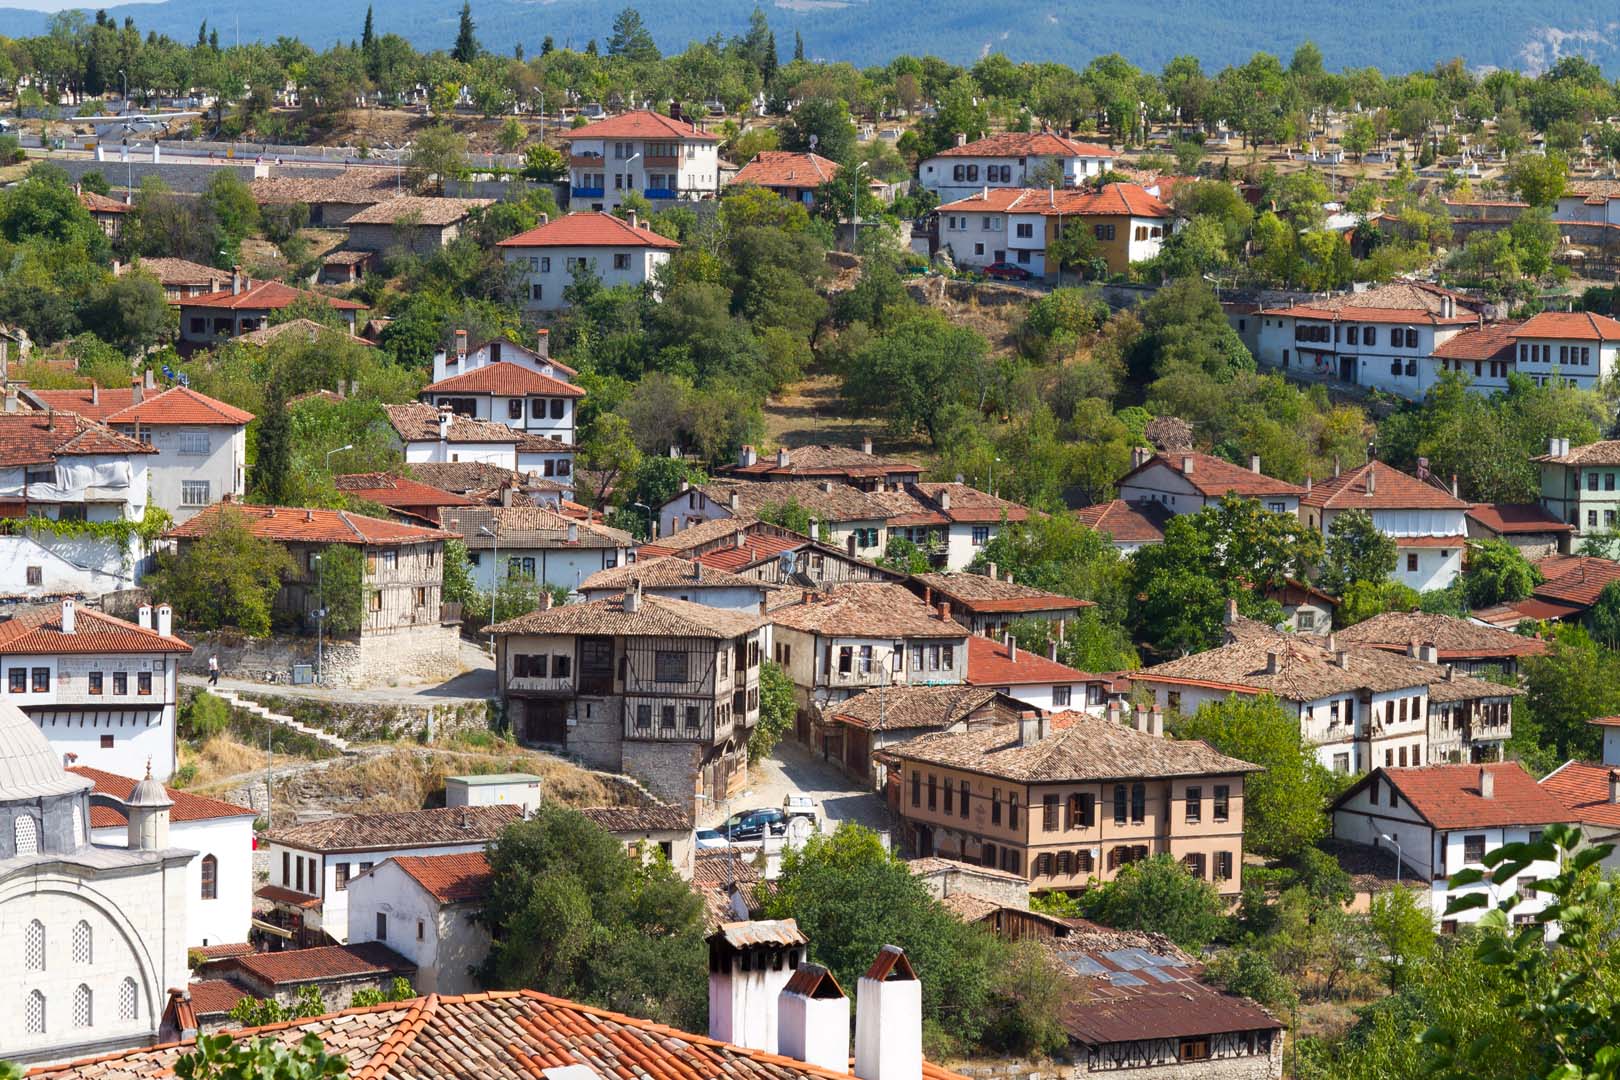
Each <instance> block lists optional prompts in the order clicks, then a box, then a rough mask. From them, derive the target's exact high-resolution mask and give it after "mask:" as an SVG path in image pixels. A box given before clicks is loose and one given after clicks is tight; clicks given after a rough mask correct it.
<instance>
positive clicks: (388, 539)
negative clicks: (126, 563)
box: [163, 503, 454, 547]
mask: <svg viewBox="0 0 1620 1080" xmlns="http://www.w3.org/2000/svg"><path fill="white" fill-rule="evenodd" d="M224 514H228V515H231V516H232V517H234V518H235V519H236V520H238V521H240V522H241V523H242V524H243V525H244V526H246V527H247V529H248V531H250V532H252V533H253V535H254V536H258V537H264V538H267V539H270V540H278V541H281V542H284V543H288V542H292V543H307V544H354V545H356V546H360V547H364V546H367V545H387V544H426V543H433V542H435V541H441V540H446V539H450V538H452V537H453V535H454V534H453V533H447V532H445V531H444V530H443V529H427V528H423V527H422V526H420V525H405V524H402V523H401V522H398V521H384V520H383V519H382V518H374V517H367V516H366V515H364V514H352V513H350V512H349V511H347V510H316V509H307V508H303V507H296V506H249V505H246V504H242V503H215V504H214V505H213V506H210V507H208V508H207V509H206V510H204V511H202V512H201V513H199V514H197V515H196V516H194V517H192V518H190V519H189V520H187V521H186V522H185V523H184V524H181V525H177V526H175V527H174V528H172V529H170V530H169V531H168V532H166V533H164V534H163V535H164V537H165V538H169V539H182V540H184V539H196V538H197V537H199V536H202V535H204V534H205V533H207V532H208V530H209V529H210V528H212V527H213V524H214V522H215V521H216V520H217V519H218V518H219V517H220V516H221V515H224Z"/></svg>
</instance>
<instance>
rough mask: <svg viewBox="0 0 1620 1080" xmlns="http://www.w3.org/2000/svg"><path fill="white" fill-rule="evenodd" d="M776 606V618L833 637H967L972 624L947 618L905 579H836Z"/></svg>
mask: <svg viewBox="0 0 1620 1080" xmlns="http://www.w3.org/2000/svg"><path fill="white" fill-rule="evenodd" d="M807 596H808V599H806V598H801V599H799V600H797V601H793V602H791V603H788V604H784V605H782V606H781V607H775V608H772V609H771V613H770V615H771V621H772V622H773V623H775V624H776V625H777V626H785V627H787V628H789V629H792V630H799V631H802V632H804V633H807V634H821V635H824V636H829V637H896V638H901V637H908V638H962V637H966V636H967V630H966V629H964V628H963V626H962V625H961V624H960V623H958V622H955V621H954V620H951V619H942V618H940V617H939V614H938V613H937V612H935V611H934V610H933V609H932V608H930V607H929V606H928V605H926V604H924V603H923V602H922V601H921V600H919V599H917V597H916V596H915V595H913V594H912V592H911V591H910V590H909V589H907V588H906V587H905V586H903V585H896V584H892V583H890V582H887V581H861V582H850V583H847V584H842V585H832V586H829V587H828V588H826V589H825V590H823V591H821V592H811V593H808V594H807Z"/></svg>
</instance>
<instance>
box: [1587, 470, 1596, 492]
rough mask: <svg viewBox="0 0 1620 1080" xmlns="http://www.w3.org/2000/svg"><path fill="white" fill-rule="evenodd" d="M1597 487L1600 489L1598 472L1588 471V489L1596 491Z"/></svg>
mask: <svg viewBox="0 0 1620 1080" xmlns="http://www.w3.org/2000/svg"><path fill="white" fill-rule="evenodd" d="M1597 489H1598V474H1597V473H1595V472H1589V473H1587V474H1586V490H1587V491H1596V490H1597Z"/></svg>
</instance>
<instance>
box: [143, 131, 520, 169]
mask: <svg viewBox="0 0 1620 1080" xmlns="http://www.w3.org/2000/svg"><path fill="white" fill-rule="evenodd" d="M159 145H160V146H162V147H163V149H164V151H165V152H166V153H173V154H189V155H194V156H195V155H203V156H212V157H220V158H227V159H232V158H234V159H237V160H247V161H252V160H254V159H256V158H261V157H262V158H266V159H274V158H280V159H282V160H285V161H304V162H318V163H322V164H329V165H403V164H405V162H406V161H407V160H408V159H409V158H410V150H409V149H408V148H397V149H390V148H387V147H383V148H378V147H375V146H373V147H367V148H366V149H365V150H364V151H362V150H361V149H360V147H358V146H289V145H282V144H279V143H256V142H219V141H213V140H208V139H195V140H193V139H164V140H162V141H161V142H160V143H159ZM467 167H468V168H469V169H471V170H472V171H474V172H478V171H481V170H487V169H521V168H522V167H523V155H521V154H468V155H467Z"/></svg>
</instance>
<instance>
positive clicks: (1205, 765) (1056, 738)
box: [890, 717, 1260, 784]
mask: <svg viewBox="0 0 1620 1080" xmlns="http://www.w3.org/2000/svg"><path fill="white" fill-rule="evenodd" d="M1018 740H1019V726H1018V725H1016V724H998V725H996V726H994V727H988V728H981V729H979V730H977V731H964V732H960V733H957V734H950V733H940V734H937V735H923V736H920V737H918V738H915V739H910V740H908V741H906V742H904V743H901V744H900V745H898V746H896V747H894V748H892V749H891V751H890V752H891V753H893V754H894V755H895V756H896V757H898V758H900V759H901V760H904V761H921V762H924V763H925V764H934V765H943V766H945V767H947V768H953V769H962V770H965V771H968V772H975V773H981V774H983V775H985V776H996V777H1001V778H1003V779H1007V780H1012V781H1015V782H1020V783H1032V784H1046V783H1064V782H1067V781H1080V780H1115V779H1122V778H1126V777H1133V776H1154V777H1164V776H1220V775H1226V774H1230V773H1250V772H1259V771H1260V767H1259V766H1258V765H1251V764H1249V763H1248V762H1246V761H1239V760H1238V759H1237V758H1234V757H1228V756H1227V755H1225V754H1222V753H1220V752H1219V751H1217V750H1216V749H1215V748H1214V747H1212V746H1210V745H1209V744H1208V743H1206V742H1202V741H1196V740H1180V739H1171V738H1164V737H1161V736H1157V735H1149V734H1148V733H1146V732H1143V731H1137V730H1136V729H1135V728H1129V727H1126V726H1125V725H1123V724H1119V723H1115V722H1114V721H1112V720H1107V719H1102V718H1097V717H1092V718H1091V720H1090V722H1089V723H1086V722H1076V723H1074V724H1071V725H1070V726H1069V727H1066V728H1064V729H1063V730H1061V731H1054V732H1051V733H1050V734H1048V735H1047V736H1046V737H1045V738H1044V739H1039V740H1036V741H1034V742H1031V743H1028V744H1025V745H1020V744H1019V741H1018Z"/></svg>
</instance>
